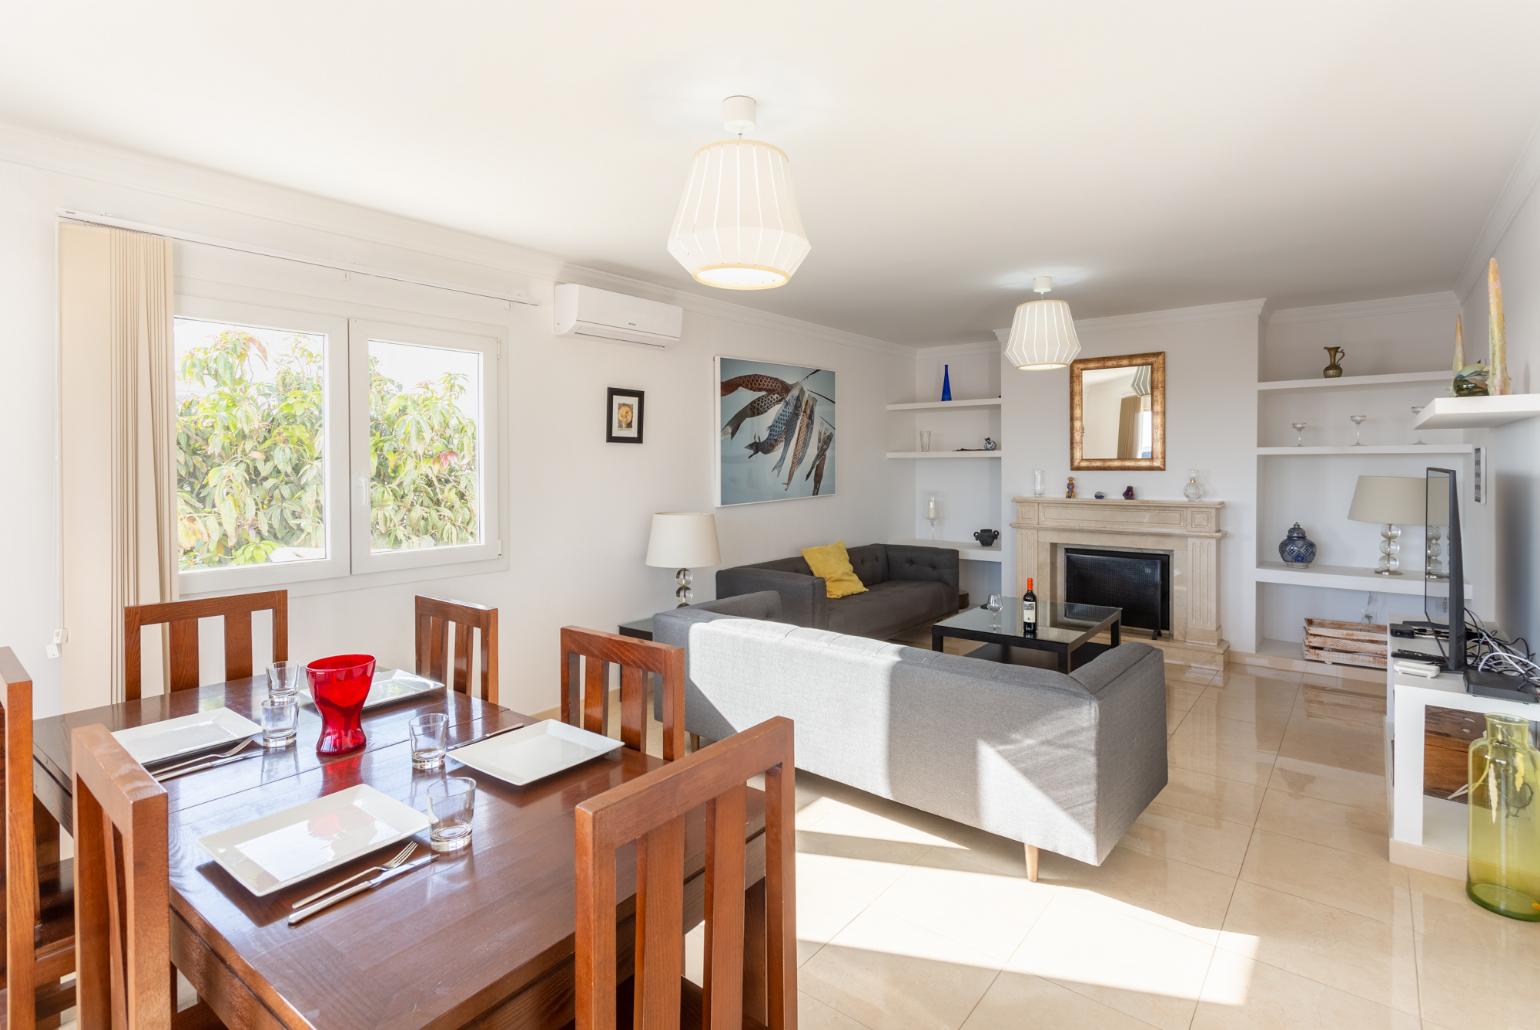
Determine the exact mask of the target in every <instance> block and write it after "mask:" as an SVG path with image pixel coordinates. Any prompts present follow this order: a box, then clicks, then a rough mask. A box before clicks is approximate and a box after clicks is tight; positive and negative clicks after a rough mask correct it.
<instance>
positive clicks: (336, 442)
mask: <svg viewBox="0 0 1540 1030" xmlns="http://www.w3.org/2000/svg"><path fill="white" fill-rule="evenodd" d="M175 307H176V317H178V318H192V319H198V320H200V321H205V322H218V323H226V324H231V325H247V326H253V327H257V328H263V329H274V330H278V331H280V332H299V333H315V334H324V335H325V337H326V349H325V352H324V354H323V355H322V358H321V369H322V386H321V399H322V417H323V419H324V422H323V430H322V432H323V434H324V439H323V440H322V448H323V450H322V453H323V455H324V462H325V477H326V478H325V487H324V488H323V493H322V496H323V497H324V498H325V500H324V502H323V503H324V504H325V506H326V508H325V515H326V530H325V540H326V557H325V558H321V559H317V560H314V561H303V562H280V563H273V562H269V563H266V564H262V565H232V566H228V567H225V568H215V569H192V570H187V571H184V570H182V568H181V549H180V547H179V548H178V556H177V588H178V590H179V591H180V592H181V593H182V594H207V593H220V592H225V591H230V590H246V589H251V588H256V587H270V586H279V585H282V584H285V583H295V582H305V581H310V580H318V579H335V578H338V577H341V576H346V575H347V574H348V562H349V557H350V556H349V554H348V519H349V506H348V467H349V461H350V455H349V452H348V410H347V404H348V399H347V390H346V389H345V388H344V387H345V384H346V382H347V369H348V364H347V362H348V350H349V341H348V328H349V327H348V320H347V319H346V318H342V317H339V316H337V315H333V314H326V313H322V312H315V311H300V310H295V309H292V308H283V307H274V306H269V305H261V304H249V303H243V302H240V301H229V300H218V299H214V298H209V297H197V296H179V297H177V299H176V305H175ZM175 432H176V427H175V424H174V422H173V426H172V433H173V437H172V444H171V446H172V448H173V450H175V447H176V438H175V435H174V434H175ZM175 457H176V456H175V454H173V459H174V458H175ZM172 513H173V514H172V517H173V518H176V517H177V515H176V508H175V506H173V509H172Z"/></svg>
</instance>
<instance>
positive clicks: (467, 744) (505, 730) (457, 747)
mask: <svg viewBox="0 0 1540 1030" xmlns="http://www.w3.org/2000/svg"><path fill="white" fill-rule="evenodd" d="M523 728H524V723H522V722H521V723H519V724H518V725H516V726H506V727H504V728H503V729H500V730H493V731H492V732H491V733H488V734H485V735H483V736H480V737H477V738H476V739H475V740H462V741H461V742H460V743H458V744H451V745H449V746H448V747H446V748H445V749H444V751H445V752H449V751H458V750H460V749H461V748H462V747H470V746H471V745H472V744H480V743H481V742H482V741H483V740H491V739H492V738H493V737H497V736H501V735H502V734H504V733H512V732H513V731H514V730H522V729H523Z"/></svg>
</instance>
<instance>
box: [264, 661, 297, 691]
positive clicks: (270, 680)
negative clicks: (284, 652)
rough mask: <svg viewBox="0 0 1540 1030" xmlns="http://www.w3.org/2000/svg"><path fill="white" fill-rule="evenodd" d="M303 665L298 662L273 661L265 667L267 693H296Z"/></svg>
mask: <svg viewBox="0 0 1540 1030" xmlns="http://www.w3.org/2000/svg"><path fill="white" fill-rule="evenodd" d="M304 674H305V666H304V665H303V664H301V663H300V662H274V663H273V664H272V665H269V666H268V667H267V692H268V693H269V694H273V695H278V694H297V693H298V692H299V680H300V677H301V676H303V675H304Z"/></svg>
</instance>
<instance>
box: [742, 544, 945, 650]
mask: <svg viewBox="0 0 1540 1030" xmlns="http://www.w3.org/2000/svg"><path fill="white" fill-rule="evenodd" d="M848 550H849V552H850V564H851V566H852V567H853V568H854V569H855V572H856V575H857V576H860V577H861V582H862V583H863V584H864V585H865V586H866V588H867V590H866V593H864V594H855V595H853V596H851V597H841V598H839V599H837V600H830V599H829V597H828V590H827V587H826V586H825V584H824V581H823V579H822V578H820V577H818V576H814V575H813V570H812V569H810V568H808V565H807V562H805V561H803V560H802V556H801V555H797V556H795V557H791V558H777V559H776V560H774V561H767V562H760V563H759V564H757V565H740V566H738V567H737V568H732V569H721V570H719V571H718V572H717V597H719V598H720V597H736V596H739V595H742V594H752V593H755V592H756V591H760V590H773V591H774V592H775V593H777V594H779V595H780V598H781V621H783V622H789V623H791V624H792V625H794V626H811V627H813V628H814V629H829V630H833V631H835V632H836V633H853V634H855V635H856V636H862V637H875V638H877V639H878V640H885V639H887V638H889V637H895V636H897V635H898V634H900V633H902V632H903V631H904V630H907V629H912V628H914V627H915V626H920V625H926V624H929V623H932V622H936V621H937V620H939V619H944V618H946V617H947V616H949V615H952V614H954V613H955V612H956V611H957V598H958V583H959V572H958V565H957V552H956V551H954V550H948V549H947V548H944V547H913V546H909V545H906V544H864V545H861V546H859V547H851V548H849V549H848Z"/></svg>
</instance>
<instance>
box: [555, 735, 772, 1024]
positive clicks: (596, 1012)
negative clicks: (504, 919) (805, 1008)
mask: <svg viewBox="0 0 1540 1030" xmlns="http://www.w3.org/2000/svg"><path fill="white" fill-rule="evenodd" d="M761 773H763V774H764V778H765V795H764V796H765V831H764V840H765V879H764V884H763V887H764V892H763V897H764V898H765V913H764V921H763V923H759V922H758V921H757V920H756V919H754V918H752V917H750V918H747V919H746V906H745V897H744V887H745V884H744V880H745V876H744V850H745V841H744V838H745V835H746V833H747V812H748V791H749V788H748V786H747V785H746V781H747V780H748V779H749V778H751V777H753V776H758V775H760V774H761ZM795 776H796V770H795V766H794V763H793V755H792V724H791V720H789V719H784V718H774V719H769V720H767V721H765V722H762V723H760V724H759V725H758V726H754V727H752V728H750V729H747V730H744V731H743V732H742V733H737V734H734V735H733V736H731V737H729V738H727V739H726V740H724V741H720V742H718V743H716V744H713V745H712V746H711V747H709V748H706V749H705V750H703V751H697V752H695V753H693V754H691V755H688V756H686V757H684V758H681V759H680V760H679V761H677V762H673V763H671V764H669V765H666V766H664V767H662V768H660V769H656V770H654V771H653V772H650V773H648V774H647V775H646V776H642V777H639V778H638V779H635V780H631V781H630V782H628V783H624V784H622V785H620V786H619V787H615V788H613V789H612V790H608V791H605V792H604V793H603V794H600V795H599V796H598V797H594V798H590V799H588V800H587V801H584V802H582V803H580V804H579V805H578V806H577V809H576V811H575V819H576V824H577V829H576V852H577V854H576V857H577V902H576V905H577V907H576V914H577V936H576V943H575V948H576V991H577V998H576V1006H577V1012H576V1014H577V1030H614V1028H615V1027H616V1024H617V1013H618V1014H620V1015H621V1016H622V1017H624V1016H625V1014H626V1013H627V1012H630V1013H631V1019H630V1020H629V1021H626V1025H631V1026H636V1027H639V1028H644V1030H663V1028H667V1027H679V1026H709V1027H711V1028H712V1030H723V1028H725V1027H734V1028H736V1027H739V1026H744V1027H769V1028H770V1030H795V1028H796V1025H797V927H796V907H797V905H796V898H797V892H796V879H795V877H796V844H795V839H796V829H795V826H794V820H795V814H796V785H795ZM701 807H704V808H705V810H706V870H705V889H706V894H705V898H706V901H705V915H706V942H705V954H706V966H705V976H704V978H703V983H704V986H703V987H701V988H696V987H695V986H694V985H693V984H691V983H690V982H689V981H687V980H686V979H685V978H684V925H683V922H684V857H685V817H686V816H687V815H688V814H689V813H691V812H693V811H694V810H695V809H697V808H701ZM633 842H634V843H635V845H636V917H635V924H636V944H635V950H634V955H635V962H634V974H633V976H632V978H631V984H630V985H629V990H627V989H625V988H624V987H622V988H621V990H620V992H619V993H618V994H617V985H616V928H615V901H616V899H615V893H616V892H615V881H616V872H615V865H616V855H617V853H618V852H619V851H620V850H621V849H622V848H624V847H626V846H627V845H629V844H631V843H633ZM746 923H747V926H748V927H749V931H748V932H747V933H746V932H745V925H746ZM745 951H747V953H748V958H747V960H746V958H745ZM761 956H762V958H761ZM760 962H762V963H763V966H764V968H763V969H762V970H761V969H759V968H757V967H758V965H759V964H760ZM746 1010H757V1011H746Z"/></svg>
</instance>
